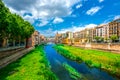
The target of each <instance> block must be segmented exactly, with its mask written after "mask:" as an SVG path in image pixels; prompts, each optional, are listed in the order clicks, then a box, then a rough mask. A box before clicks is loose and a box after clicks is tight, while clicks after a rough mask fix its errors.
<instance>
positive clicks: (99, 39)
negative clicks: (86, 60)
mask: <svg viewBox="0 0 120 80" xmlns="http://www.w3.org/2000/svg"><path fill="white" fill-rule="evenodd" d="M95 40H96V41H97V42H102V41H103V40H104V39H103V38H102V37H99V36H96V37H95Z"/></svg>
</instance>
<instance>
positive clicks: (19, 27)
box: [0, 0, 34, 40]
mask: <svg viewBox="0 0 120 80" xmlns="http://www.w3.org/2000/svg"><path fill="white" fill-rule="evenodd" d="M33 32H34V27H33V26H32V25H31V24H30V23H29V22H28V21H25V20H24V19H23V18H22V17H21V16H19V15H17V14H12V13H11V12H10V10H9V9H8V8H7V7H5V5H4V4H3V2H2V1H1V0H0V38H1V39H4V38H6V39H9V38H12V39H14V40H16V39H18V38H19V39H25V38H29V37H30V36H31V34H32V33H33Z"/></svg>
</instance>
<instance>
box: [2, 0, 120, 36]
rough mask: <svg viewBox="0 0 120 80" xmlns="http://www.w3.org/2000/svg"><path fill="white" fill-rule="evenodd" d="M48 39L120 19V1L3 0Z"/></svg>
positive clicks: (11, 9)
mask: <svg viewBox="0 0 120 80" xmlns="http://www.w3.org/2000/svg"><path fill="white" fill-rule="evenodd" d="M3 2H4V4H5V5H6V7H8V8H9V9H10V11H11V12H12V13H16V14H18V15H20V16H21V17H23V19H25V20H27V21H29V22H30V23H31V24H32V25H33V26H34V28H35V29H36V30H37V31H39V32H40V33H41V34H43V35H45V36H54V35H55V34H56V33H57V32H58V33H64V32H67V31H71V32H77V31H80V30H82V29H84V28H91V27H95V26H97V25H100V24H107V23H108V22H110V21H112V20H115V19H118V18H120V0H3Z"/></svg>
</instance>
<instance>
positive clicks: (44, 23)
mask: <svg viewBox="0 0 120 80" xmlns="http://www.w3.org/2000/svg"><path fill="white" fill-rule="evenodd" d="M48 23H49V21H47V20H46V19H41V20H39V23H37V24H36V26H38V27H42V26H45V25H47V24H48Z"/></svg>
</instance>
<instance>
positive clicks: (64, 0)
mask: <svg viewBox="0 0 120 80" xmlns="http://www.w3.org/2000/svg"><path fill="white" fill-rule="evenodd" d="M3 2H4V3H5V4H6V6H8V7H9V8H10V10H11V12H13V13H17V14H19V15H21V16H22V17H23V15H24V13H26V12H27V13H31V14H32V16H33V19H34V20H36V19H44V20H47V21H48V20H50V19H53V18H55V17H65V16H69V15H71V13H72V11H73V10H72V6H73V5H75V4H76V3H78V2H80V0H61V1H59V0H49V1H48V0H3ZM47 21H46V22H47Z"/></svg>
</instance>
